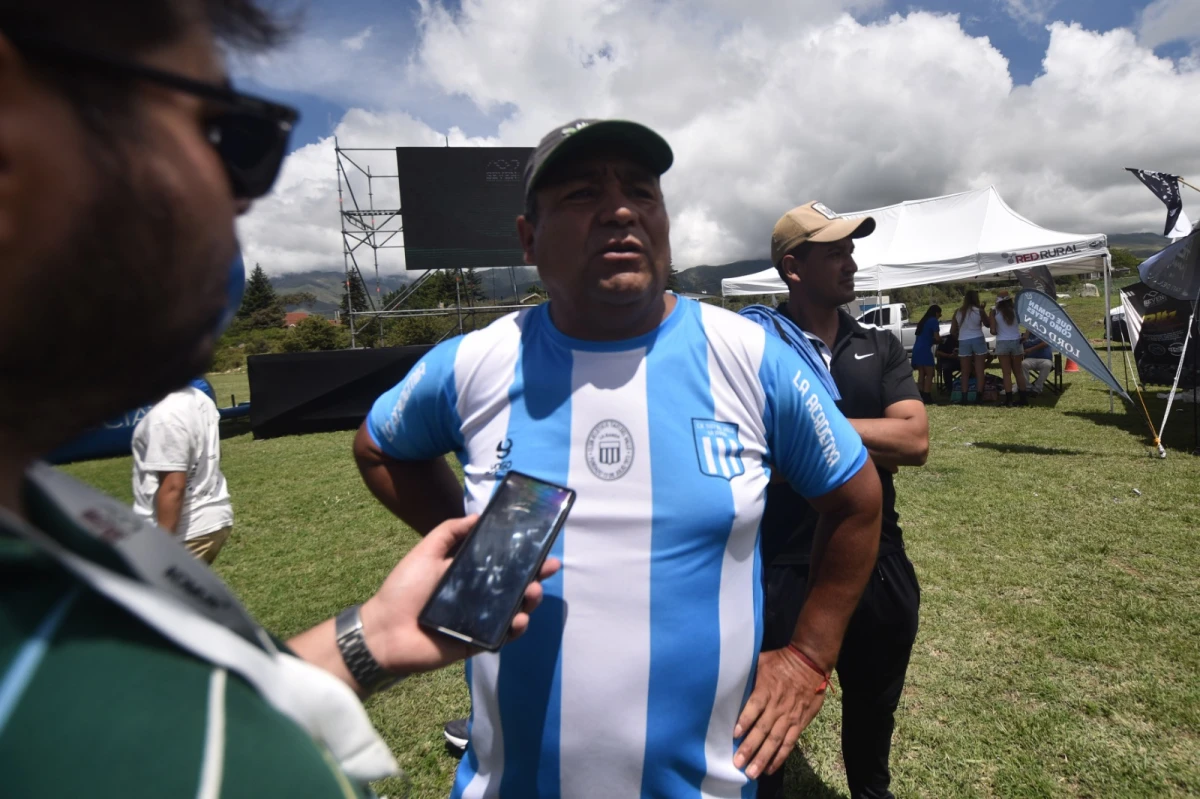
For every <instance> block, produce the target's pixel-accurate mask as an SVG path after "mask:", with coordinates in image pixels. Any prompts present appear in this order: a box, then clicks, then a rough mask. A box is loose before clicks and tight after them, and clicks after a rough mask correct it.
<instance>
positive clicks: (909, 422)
mask: <svg viewBox="0 0 1200 799" xmlns="http://www.w3.org/2000/svg"><path fill="white" fill-rule="evenodd" d="M850 424H852V425H853V426H854V429H855V430H856V431H857V432H858V434H859V435H860V436H861V437H862V440H863V444H865V445H866V446H867V451H868V452H870V453H871V459H872V460H873V461H875V463H876V465H878V466H882V467H883V468H885V469H895V468H896V467H898V466H923V465H925V460H926V458H927V457H928V456H929V417H928V415H927V414H926V413H925V404H924V403H923V402H921V401H920V400H901V401H900V402H893V403H892V404H891V405H889V406H887V408H885V409H884V411H883V418H881V419H851V420H850Z"/></svg>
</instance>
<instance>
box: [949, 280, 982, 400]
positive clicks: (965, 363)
mask: <svg viewBox="0 0 1200 799" xmlns="http://www.w3.org/2000/svg"><path fill="white" fill-rule="evenodd" d="M986 318H987V315H986V313H985V312H984V308H983V306H982V305H980V304H979V292H978V291H976V290H975V289H971V290H970V291H968V292H967V293H966V294H965V295H963V304H962V307H961V308H959V309H958V310H957V311H955V312H954V318H953V319H951V321H950V333H951V334H953V335H957V336H958V363H959V379H960V380H961V381H962V385H961V390H960V391H955V392H953V393H951V395H950V401H951V402H956V403H959V404H961V403H962V402H963V400H964V397H965V399H966V401H967V402H975V401H977V399H978V397H979V394H978V392H976V391H971V389H970V381H971V372H972V367H974V373H975V380H976V382H977V383H978V384H979V390H980V391H982V390H983V356H985V355H987V351H988V348H987V340H986V339H985V338H984V337H983V320H984V319H986Z"/></svg>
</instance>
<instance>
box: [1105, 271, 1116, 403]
mask: <svg viewBox="0 0 1200 799" xmlns="http://www.w3.org/2000/svg"><path fill="white" fill-rule="evenodd" d="M1111 265H1112V255H1110V254H1108V253H1105V255H1104V346H1105V347H1106V348H1107V349H1108V371H1109V374H1111V373H1112V319H1110V318H1109V309H1111V308H1112V296H1111V294H1110V291H1109V288H1110V284H1109V273H1110V272H1111V271H1112V269H1111V268H1110V267H1111ZM1113 403H1114V400H1113V390H1112V388H1109V389H1108V412H1109V413H1112V412H1113V410H1114V406H1113Z"/></svg>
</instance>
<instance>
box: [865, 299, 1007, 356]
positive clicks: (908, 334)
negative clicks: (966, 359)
mask: <svg viewBox="0 0 1200 799" xmlns="http://www.w3.org/2000/svg"><path fill="white" fill-rule="evenodd" d="M954 310H955V309H953V308H952V309H949V310H946V309H945V308H943V309H942V322H941V324H940V325H938V332H940V333H941V335H943V336H947V335H949V334H950V321H949V320H950V315H951V314H952V313H953V312H954ZM857 318H858V323H859V324H860V325H862V326H863V327H875V328H878V329H880V330H887V331H888V332H890V333H891V334H892V335H893V336H895V337H896V338H898V339H900V343H901V344H903V345H904V351H905V352H907V353H909V354H910V355H911V354H912V348H913V344H914V343H915V342H916V340H917V323H916V322H910V321H909V318H908V306H907V305H905V304H904V303H902V302H891V303H888V304H886V305H879V306H876V307H874V308H872V309H870V310H869V311H866V312H865V313H862V314H860V315H859V316H858V317H857ZM983 337H984V338H985V339H986V340H987V342H988V346H989V348H990V347H991V345H992V343H993V342H994V341H995V340H996V337H995V336H993V335H992V334H991V332H990V331H988V329H987V328H986V327H985V328H984V331H983Z"/></svg>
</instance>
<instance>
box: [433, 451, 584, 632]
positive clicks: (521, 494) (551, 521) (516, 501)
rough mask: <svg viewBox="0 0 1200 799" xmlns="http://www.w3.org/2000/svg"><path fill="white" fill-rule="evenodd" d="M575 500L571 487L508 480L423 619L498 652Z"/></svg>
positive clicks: (512, 475) (525, 478) (518, 477)
mask: <svg viewBox="0 0 1200 799" xmlns="http://www.w3.org/2000/svg"><path fill="white" fill-rule="evenodd" d="M574 502H575V492H574V491H572V490H571V489H569V488H564V487H563V486H558V485H554V484H553V483H547V482H545V481H544V480H538V479H537V478H534V477H530V476H529V475H527V474H521V473H520V472H509V473H508V474H507V475H505V476H504V479H503V480H502V481H501V482H500V485H499V486H498V487H497V488H496V492H495V493H494V494H492V498H491V500H490V501H489V502H488V504H487V507H486V508H484V509H483V513H482V514H480V516H479V521H477V522H476V523H475V527H474V528H473V529H472V530H471V532H470V533H469V534H468V536H467V539H466V540H465V541H463V543H462V546H461V547H460V548H459V550H458V553H457V554H455V556H454V560H453V561H452V562H451V563H450V568H449V569H447V570H446V573H445V574H444V575H443V576H442V579H441V582H439V583H438V587H437V590H436V591H434V593H433V596H432V597H431V598H430V600H429V602H427V603H426V605H425V607H424V609H423V610H422V611H421V615H420V616H419V617H418V619H417V620H418V621H419V622H420V623H421V624H422V625H424V626H425V627H428V628H429V629H432V630H437V631H438V632H440V633H443V634H445V635H449V636H452V637H454V638H457V639H459V640H460V641H466V642H467V643H468V644H471V645H472V646H477V647H479V648H481V649H486V650H488V651H489V652H495V651H496V650H498V649H499V648H500V647H501V646H502V645H503V644H504V641H505V639H506V638H507V637H508V628H509V627H510V626H511V625H512V620H513V617H514V616H516V615H517V611H519V610H520V609H521V600H522V599H523V598H524V596H525V589H526V587H528V585H529V583H531V582H532V581H533V579H534V578H535V577H537V573H538V571H539V570H541V568H542V563H544V562H545V560H546V556H547V555H548V554H549V553H550V548H551V547H552V546H554V539H555V538H557V537H558V531H559V530H561V529H562V526H563V522H565V521H566V520H567V514H568V513H570V511H571V505H572V504H574Z"/></svg>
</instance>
